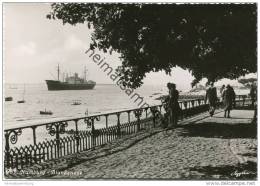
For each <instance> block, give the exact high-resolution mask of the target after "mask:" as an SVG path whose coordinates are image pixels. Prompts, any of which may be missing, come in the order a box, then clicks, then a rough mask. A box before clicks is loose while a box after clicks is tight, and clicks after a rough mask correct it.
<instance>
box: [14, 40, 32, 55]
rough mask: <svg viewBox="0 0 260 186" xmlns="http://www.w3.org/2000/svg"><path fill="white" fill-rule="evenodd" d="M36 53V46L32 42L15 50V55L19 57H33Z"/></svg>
mask: <svg viewBox="0 0 260 186" xmlns="http://www.w3.org/2000/svg"><path fill="white" fill-rule="evenodd" d="M35 53H36V44H35V43H34V42H32V41H30V42H28V43H26V44H22V45H20V46H18V47H17V48H14V54H16V55H17V56H32V55H34V54H35Z"/></svg>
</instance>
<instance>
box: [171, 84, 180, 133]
mask: <svg viewBox="0 0 260 186" xmlns="http://www.w3.org/2000/svg"><path fill="white" fill-rule="evenodd" d="M168 88H169V105H168V108H169V116H170V117H169V118H170V119H169V125H168V128H172V127H174V126H176V125H177V123H178V117H179V114H180V110H181V109H180V106H179V102H178V99H179V91H178V90H176V85H175V84H174V83H170V84H169V87H168Z"/></svg>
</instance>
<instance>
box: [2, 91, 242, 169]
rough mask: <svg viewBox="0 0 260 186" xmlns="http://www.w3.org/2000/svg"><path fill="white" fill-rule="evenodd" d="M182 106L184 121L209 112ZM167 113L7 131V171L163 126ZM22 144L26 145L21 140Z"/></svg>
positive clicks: (148, 111) (158, 110)
mask: <svg viewBox="0 0 260 186" xmlns="http://www.w3.org/2000/svg"><path fill="white" fill-rule="evenodd" d="M237 100H238V101H239V102H241V101H242V102H243V100H246V97H239V96H238V97H237ZM244 102H245V101H244ZM179 105H180V108H181V109H182V114H181V118H185V117H189V116H192V115H195V114H199V113H201V112H204V111H207V110H208V105H207V104H205V102H204V100H203V99H196V100H189V101H181V102H179ZM165 109H166V106H165V105H155V106H150V107H145V108H137V109H129V110H123V111H119V112H111V113H105V114H97V115H91V116H86V117H79V118H73V119H66V120H60V121H54V122H48V123H41V124H36V125H28V126H22V127H17V128H7V129H5V130H4V136H5V149H4V167H5V169H16V170H21V169H23V168H24V167H28V166H31V165H33V164H37V163H41V162H45V161H48V160H53V159H57V158H60V157H63V156H67V155H70V154H74V153H79V152H83V151H86V150H90V149H94V148H96V147H98V146H101V145H104V144H106V143H109V142H111V141H113V140H115V139H117V138H120V137H121V136H123V135H129V134H132V133H137V132H139V131H140V130H145V129H150V128H155V127H158V126H160V124H161V123H160V122H161V121H160V116H161V115H163V114H164V113H165V112H166V111H165ZM123 115H125V117H124V119H125V120H126V121H122V119H121V116H123ZM110 117H116V118H115V120H114V121H113V122H112V123H113V124H114V125H111V126H109V118H110ZM101 120H102V121H101ZM98 122H99V124H100V123H101V124H103V125H102V126H103V127H101V128H99V129H96V126H97V123H98ZM110 124H111V123H110ZM26 130H27V133H26V135H25V136H27V137H28V136H32V140H31V142H30V143H29V144H26V145H24V144H23V143H19V144H20V146H19V145H18V143H17V142H18V140H19V138H21V136H22V134H23V133H24V132H25V131H26ZM28 130H29V131H28ZM46 134H47V135H48V136H49V137H48V138H46V139H45V140H43V139H42V136H44V137H47V135H46ZM38 138H39V140H38ZM37 141H39V142H37ZM21 142H23V141H22V140H21Z"/></svg>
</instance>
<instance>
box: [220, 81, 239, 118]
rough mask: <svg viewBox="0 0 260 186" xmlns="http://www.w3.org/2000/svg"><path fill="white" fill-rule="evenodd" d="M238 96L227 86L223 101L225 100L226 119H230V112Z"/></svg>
mask: <svg viewBox="0 0 260 186" xmlns="http://www.w3.org/2000/svg"><path fill="white" fill-rule="evenodd" d="M235 98H236V94H235V91H234V89H233V88H232V87H231V86H230V85H227V87H226V89H225V90H224V92H223V99H224V111H225V114H224V117H228V118H230V111H231V110H232V106H233V102H234V101H235Z"/></svg>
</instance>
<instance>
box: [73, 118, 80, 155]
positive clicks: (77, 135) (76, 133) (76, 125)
mask: <svg viewBox="0 0 260 186" xmlns="http://www.w3.org/2000/svg"><path fill="white" fill-rule="evenodd" d="M74 122H75V129H76V131H75V138H76V144H77V145H76V149H77V153H78V152H79V129H78V120H76V119H75V120H74Z"/></svg>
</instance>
